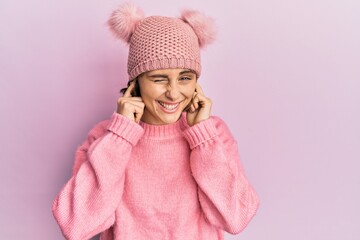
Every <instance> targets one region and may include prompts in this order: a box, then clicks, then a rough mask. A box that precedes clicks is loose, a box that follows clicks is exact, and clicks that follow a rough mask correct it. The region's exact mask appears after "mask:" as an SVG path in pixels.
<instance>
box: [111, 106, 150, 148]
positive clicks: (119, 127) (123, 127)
mask: <svg viewBox="0 0 360 240" xmlns="http://www.w3.org/2000/svg"><path fill="white" fill-rule="evenodd" d="M107 129H108V130H109V131H111V132H113V133H114V134H116V135H118V136H119V137H122V138H124V139H125V140H127V141H128V142H130V143H131V144H132V145H133V146H135V145H136V144H137V142H138V141H139V139H140V137H141V136H142V135H143V133H144V129H143V128H142V127H141V126H140V125H139V124H137V123H136V122H134V121H132V120H130V119H128V118H127V117H124V116H123V115H121V114H118V113H116V112H114V113H113V114H112V116H111V119H110V122H109V124H108V126H107Z"/></svg>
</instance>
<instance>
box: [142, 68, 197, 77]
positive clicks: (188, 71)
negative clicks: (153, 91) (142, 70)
mask: <svg viewBox="0 0 360 240" xmlns="http://www.w3.org/2000/svg"><path fill="white" fill-rule="evenodd" d="M185 73H194V74H196V73H195V71H193V70H190V69H187V70H184V71H181V72H180V73H179V75H182V74H185ZM148 77H149V78H168V75H166V74H153V75H150V76H148Z"/></svg>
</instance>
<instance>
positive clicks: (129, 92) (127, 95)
mask: <svg viewBox="0 0 360 240" xmlns="http://www.w3.org/2000/svg"><path fill="white" fill-rule="evenodd" d="M134 87H135V81H132V82H131V83H130V85H129V87H128V88H127V89H126V92H125V93H124V97H131V91H132V90H133V89H134Z"/></svg>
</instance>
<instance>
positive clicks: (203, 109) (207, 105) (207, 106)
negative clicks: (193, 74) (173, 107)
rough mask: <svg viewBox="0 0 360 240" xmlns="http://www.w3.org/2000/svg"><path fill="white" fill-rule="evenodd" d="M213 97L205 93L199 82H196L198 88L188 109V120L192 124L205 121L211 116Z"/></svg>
mask: <svg viewBox="0 0 360 240" xmlns="http://www.w3.org/2000/svg"><path fill="white" fill-rule="evenodd" d="M211 105H212V102H211V99H210V98H207V97H206V96H205V94H204V91H203V90H202V88H201V86H200V85H199V83H196V88H195V92H194V96H193V98H192V101H191V103H190V105H189V107H188V109H187V116H186V117H187V122H188V124H189V125H190V126H194V125H195V124H197V123H199V122H201V121H204V120H206V119H208V118H209V117H210V114H211Z"/></svg>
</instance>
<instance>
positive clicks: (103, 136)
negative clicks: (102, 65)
mask: <svg viewBox="0 0 360 240" xmlns="http://www.w3.org/2000/svg"><path fill="white" fill-rule="evenodd" d="M109 24H110V27H111V30H112V31H113V32H114V33H115V34H116V35H117V36H118V37H119V38H121V39H123V40H125V41H126V42H128V43H129V47H130V50H129V58H128V73H129V79H131V81H129V84H128V88H126V89H123V93H124V95H123V96H122V97H121V98H120V99H119V100H118V107H117V111H116V112H115V113H114V114H113V115H112V117H111V119H110V120H107V121H104V122H101V123H99V124H98V125H96V126H95V127H94V128H93V129H92V130H91V131H90V133H89V135H88V138H87V140H86V141H85V142H84V143H83V144H82V145H81V146H80V147H79V149H78V150H77V152H76V159H75V165H74V169H73V176H72V178H71V179H70V180H69V181H68V182H67V184H66V185H65V186H64V188H63V189H62V190H61V192H60V193H59V195H58V196H57V198H56V200H55V202H54V204H53V214H54V216H55V218H56V220H57V222H58V224H59V225H60V228H61V230H62V232H63V235H64V236H65V237H66V238H67V239H73V240H82V239H89V238H91V237H93V236H95V235H96V234H98V233H102V234H101V239H106V240H110V239H132V240H134V239H150V240H151V239H182V240H185V239H186V240H187V239H206V240H215V239H217V240H218V239H223V231H227V232H229V233H233V234H236V233H239V232H240V231H242V230H243V229H244V228H245V227H246V225H247V224H248V223H249V221H250V220H251V219H252V217H253V216H254V215H255V213H256V210H257V208H258V204H259V202H258V198H257V195H256V193H255V191H254V189H253V188H252V187H251V185H250V184H249V182H248V181H247V179H246V176H245V173H244V170H243V168H242V166H241V163H240V159H239V155H238V152H237V144H236V141H235V139H234V138H233V136H232V135H231V133H230V131H229V129H228V128H227V126H226V124H225V123H224V122H223V121H222V120H221V119H220V118H218V117H214V116H211V100H210V99H209V98H207V97H206V95H205V94H204V92H203V90H202V88H201V87H200V85H199V83H198V78H199V76H200V73H201V65H200V48H201V47H204V46H205V45H206V44H208V43H210V42H211V41H212V39H213V30H212V26H211V19H209V18H206V17H204V16H202V15H201V14H200V13H198V12H194V11H185V12H183V14H182V17H181V18H170V17H161V16H151V17H146V18H145V17H144V16H143V14H142V12H141V11H140V10H139V9H138V8H136V7H134V6H131V5H124V6H122V7H120V8H119V9H118V10H116V11H115V12H114V13H113V14H112V16H111V18H110V20H109Z"/></svg>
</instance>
